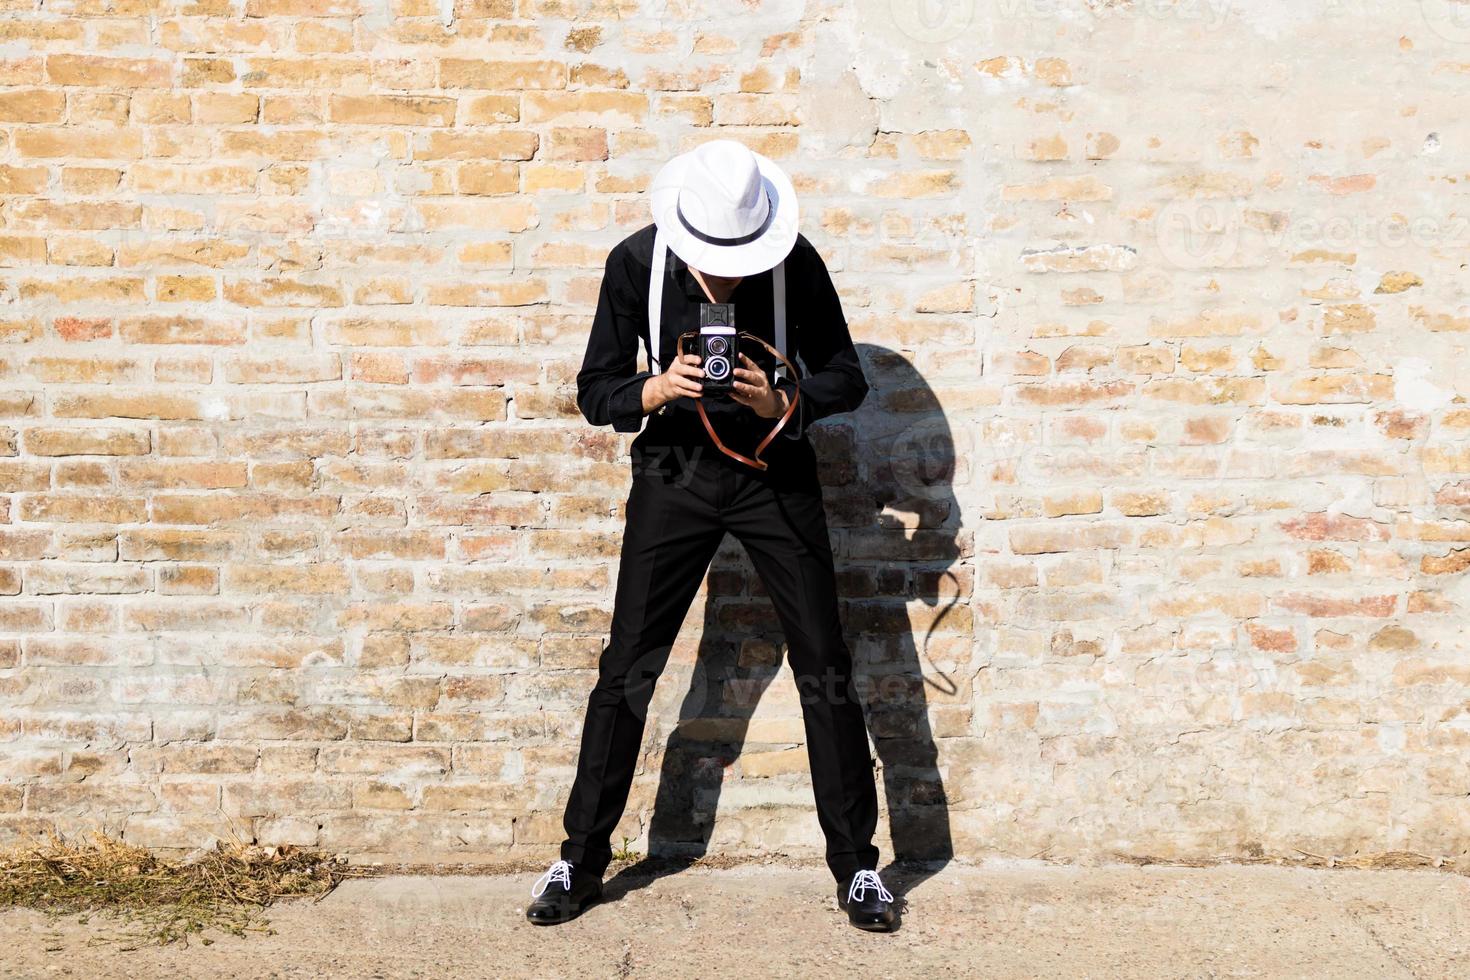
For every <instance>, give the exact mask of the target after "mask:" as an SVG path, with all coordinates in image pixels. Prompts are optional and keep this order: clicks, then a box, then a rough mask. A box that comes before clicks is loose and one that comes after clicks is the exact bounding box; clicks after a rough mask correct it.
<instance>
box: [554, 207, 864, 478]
mask: <svg viewBox="0 0 1470 980" xmlns="http://www.w3.org/2000/svg"><path fill="white" fill-rule="evenodd" d="M654 232H655V228H654V225H653V224H651V223H650V224H648V225H645V226H644V227H643V228H640V229H639V230H638V231H636V232H634V233H633V234H631V235H629V236H628V237H627V238H624V239H623V240H622V241H620V242H618V244H616V245H614V246H613V248H612V250H611V251H610V252H609V253H608V256H607V262H606V264H605V266H604V269H603V276H602V287H601V291H600V292H599V293H598V297H597V312H596V313H595V314H594V315H593V318H592V331H591V333H590V335H589V336H588V338H587V353H586V355H585V356H584V357H583V360H582V367H581V369H580V370H579V371H578V372H577V406H578V408H579V409H581V412H582V415H583V416H584V417H585V418H586V419H587V421H588V422H591V423H592V424H593V425H611V426H612V427H613V429H614V430H615V431H618V432H637V431H638V430H639V429H640V428H642V427H643V418H644V416H643V385H644V383H645V382H646V381H647V380H648V379H649V378H650V377H651V376H652V375H651V374H650V373H649V372H648V371H640V370H638V362H639V358H640V352H641V350H642V343H643V337H644V336H646V335H647V332H648V289H649V274H650V271H651V269H652V262H653V238H654ZM771 289H772V273H771V271H770V270H767V271H765V272H761V273H758V274H756V275H752V276H746V277H744V278H743V279H741V280H740V283H739V284H738V285H737V286H736V287H735V289H734V291H733V292H732V293H731V294H730V297H729V300H728V302H731V303H734V304H735V326H736V329H738V330H741V331H744V332H747V333H751V334H754V335H755V336H757V337H760V338H761V339H762V340H765V341H766V342H767V343H770V344H771V345H772V346H775V342H776V341H775V322H774V317H773V315H772V302H771ZM663 291H664V292H663V317H662V319H663V325H662V331H661V333H660V336H659V338H658V348H659V357H658V359H659V369H660V370H664V369H666V368H667V367H668V365H669V364H670V363H672V361H673V359H674V357H675V355H676V354H677V352H678V351H677V343H678V338H679V335H680V334H681V333H684V332H686V331H690V330H694V331H697V330H698V329H699V305H700V304H701V303H707V302H709V297H708V296H706V295H705V292H704V289H703V288H702V287H701V286H700V285H699V281H698V280H697V279H695V278H694V275H693V273H692V272H690V270H689V266H688V264H687V263H685V262H684V261H683V260H682V259H680V258H679V257H678V256H677V255H675V254H674V253H673V251H672V250H670V251H669V253H668V254H667V256H666V258H665V265H664V280H663ZM786 309H787V312H786V337H787V344H786V351H785V353H786V356H787V357H788V358H790V359H791V360H792V361H793V362H796V363H798V364H799V366H800V367H801V369H802V371H801V398H800V399H799V400H798V403H797V411H796V412H795V413H794V414H793V415H792V417H791V420H790V421H789V422H787V423H786V427H785V428H784V429H783V430H782V431H781V435H780V436H778V437H777V438H776V440H775V442H774V443H772V445H771V446H770V447H769V448H768V449H767V451H766V453H765V454H764V455H765V458H767V459H772V460H773V453H779V449H778V444H779V443H781V442H782V441H783V440H789V441H793V442H795V441H805V438H806V430H807V427H808V426H810V425H811V424H812V423H813V422H816V421H817V420H819V419H822V418H826V417H827V416H829V415H833V414H836V413H838V412H847V411H851V410H852V409H854V408H856V407H857V406H858V405H859V404H860V403H861V402H862V400H863V398H864V397H865V396H866V395H867V393H868V382H867V379H866V378H865V377H864V375H863V369H862V362H861V361H860V359H859V358H858V354H857V351H856V349H855V348H854V347H853V343H852V337H851V335H850V334H849V332H848V328H847V320H846V318H845V317H844V316H843V314H842V304H841V302H840V301H839V300H838V297H837V290H836V289H835V288H834V287H833V285H832V277H831V275H830V274H829V273H828V272H827V265H826V263H825V262H823V261H822V256H821V255H820V253H818V252H817V250H816V248H815V247H814V246H813V245H812V244H811V242H809V241H808V240H807V238H806V236H805V235H802V234H800V233H798V234H797V236H796V244H795V245H794V246H793V247H792V249H791V253H790V254H789V255H788V256H787V258H786ZM741 350H742V353H744V354H746V355H747V356H749V357H750V358H751V360H753V361H755V362H756V363H757V364H759V365H760V366H761V367H762V368H763V369H765V370H766V372H767V374H768V375H769V374H770V373H771V371H772V370H773V369H774V367H775V364H776V361H775V358H773V357H772V356H771V355H770V354H769V353H768V352H767V351H766V350H765V349H764V348H761V347H758V346H756V345H754V344H745V345H743V346H742V348H741ZM777 384H778V385H779V386H781V387H783V388H786V389H787V397H790V396H791V394H792V389H793V388H794V387H795V385H794V383H793V382H792V381H791V379H789V378H782V379H778V381H777ZM701 400H702V401H703V402H704V406H705V411H706V412H707V413H708V415H709V418H710V423H711V424H712V425H714V427H715V431H716V432H718V433H719V434H720V438H721V439H722V440H723V441H724V442H725V444H726V445H727V446H729V447H730V448H731V449H735V450H737V451H739V452H745V453H749V452H750V451H751V450H753V449H754V447H755V445H756V444H757V443H758V442H759V441H760V440H761V439H762V438H764V436H765V434H766V433H768V432H769V431H770V430H771V427H772V426H773V425H775V423H776V420H775V419H768V418H762V417H761V416H759V415H757V414H756V413H755V411H754V410H753V409H750V408H748V407H746V406H744V405H741V404H739V403H738V402H736V401H734V400H732V399H729V398H714V397H706V398H702V399H701ZM694 402H695V399H693V398H689V397H687V396H680V397H678V398H675V399H674V400H673V401H672V402H670V403H669V404H668V405H666V406H664V408H663V409H661V410H657V411H655V412H654V413H653V414H652V415H651V416H650V423H649V426H648V428H647V429H645V430H644V434H643V436H640V440H641V441H646V440H645V437H646V439H647V440H652V441H653V442H654V443H655V444H657V445H669V446H678V445H690V446H692V445H708V444H709V435H708V434H707V433H706V432H705V431H704V427H703V425H702V424H701V423H700V421H699V417H698V415H697V413H696V410H695V404H694Z"/></svg>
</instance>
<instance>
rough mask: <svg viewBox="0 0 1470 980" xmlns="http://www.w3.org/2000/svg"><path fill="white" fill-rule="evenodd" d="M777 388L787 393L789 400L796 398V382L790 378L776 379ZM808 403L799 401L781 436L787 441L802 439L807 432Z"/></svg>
mask: <svg viewBox="0 0 1470 980" xmlns="http://www.w3.org/2000/svg"><path fill="white" fill-rule="evenodd" d="M776 387H777V388H780V389H781V390H782V391H784V392H786V397H787V399H788V400H789V399H791V398H796V392H797V387H796V382H795V381H792V380H791V379H790V378H788V377H785V376H784V375H783V376H782V377H779V378H777V379H776ZM805 423H806V402H804V401H802V400H800V399H797V402H796V411H794V412H792V413H791V419H790V421H788V422H787V423H786V428H784V429H782V430H781V435H782V436H783V437H785V438H787V439H800V438H801V437H802V435H803V433H804V432H805V431H806V424H805Z"/></svg>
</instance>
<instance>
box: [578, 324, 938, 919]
mask: <svg viewBox="0 0 1470 980" xmlns="http://www.w3.org/2000/svg"><path fill="white" fill-rule="evenodd" d="M858 351H859V354H860V355H861V356H862V358H863V361H864V365H865V371H866V374H867V377H868V380H869V383H870V385H871V389H872V390H871V391H870V393H869V395H868V397H867V399H866V400H865V401H864V403H863V405H862V406H860V407H859V409H858V411H856V412H854V413H851V414H850V415H849V416H847V418H846V420H845V421H843V422H842V423H840V424H836V425H822V426H818V427H816V428H814V429H813V431H812V434H811V439H812V442H813V444H814V445H815V447H816V449H817V454H818V458H819V460H820V464H821V470H822V482H823V484H824V486H825V487H826V488H827V490H826V500H827V516H828V526H829V527H830V528H834V529H836V528H842V529H844V530H846V531H847V532H848V533H849V534H850V535H852V536H853V538H854V539H855V541H856V542H858V546H857V547H855V548H842V547H841V546H840V545H839V547H838V549H837V550H836V551H835V558H836V564H837V577H838V587H839V594H840V595H841V596H842V600H841V604H842V617H843V623H844V627H845V634H846V637H847V640H848V645H849V647H850V648H851V649H852V652H853V660H854V669H855V674H856V675H857V678H858V682H859V690H860V691H862V692H864V693H865V696H866V704H865V705H864V713H865V715H866V718H867V723H868V731H869V734H870V736H871V737H872V739H873V744H874V747H875V748H876V752H877V756H878V759H879V762H880V763H881V765H882V772H883V789H884V793H885V795H886V800H887V804H888V810H887V812H888V820H889V837H890V839H891V841H892V845H893V846H892V849H891V851H890V853H889V855H888V857H889V862H888V864H887V866H886V867H884V868H882V869H880V871H879V873H880V874H881V875H882V876H883V879H884V882H885V883H886V884H887V885H888V886H889V889H890V890H891V891H893V892H894V894H895V896H896V897H899V898H901V897H902V895H903V894H905V893H906V892H908V891H910V890H912V889H913V888H914V887H915V886H916V885H917V884H919V883H920V882H922V881H924V880H926V879H927V878H929V877H931V876H932V875H934V874H935V873H937V872H938V871H939V870H940V869H941V868H942V867H943V866H944V865H945V864H946V863H947V862H948V861H949V860H950V859H951V858H952V857H953V856H954V848H953V843H952V838H951V834H950V826H949V810H948V806H947V800H946V797H945V792H944V782H943V779H942V777H941V775H940V772H939V766H938V752H937V750H936V747H935V744H934V735H933V732H932V730H931V728H930V722H929V712H928V693H927V690H926V684H935V685H937V686H941V687H944V686H948V685H950V679H949V678H948V677H946V676H944V674H943V672H940V671H936V669H935V668H934V667H932V666H930V668H929V677H928V679H926V677H925V674H924V672H923V671H922V670H921V665H922V664H923V663H924V658H923V651H924V646H925V644H926V642H927V639H928V635H929V633H930V632H932V631H933V629H934V627H935V626H937V625H939V623H940V622H941V621H942V620H943V618H944V615H945V613H946V612H947V611H948V608H949V607H950V606H952V605H954V604H955V603H956V602H957V601H959V599H958V597H957V596H956V594H955V590H953V589H950V590H949V591H948V592H946V589H945V583H946V582H954V581H955V577H954V575H953V573H952V572H950V571H949V569H950V567H951V566H952V565H953V564H954V562H955V561H956V560H957V559H958V558H959V555H960V547H959V543H958V536H959V530H960V528H959V525H960V512H959V506H958V504H957V503H956V500H955V495H954V486H953V483H954V472H955V449H954V439H953V436H952V435H951V433H950V429H949V425H948V422H947V421H946V420H945V417H944V413H943V412H942V410H941V408H940V404H939V400H938V398H937V397H935V395H934V392H933V391H932V390H931V389H930V388H929V386H928V384H927V383H926V382H925V381H924V379H923V377H922V376H921V375H920V374H919V372H918V371H917V370H915V369H914V367H913V365H912V364H911V363H910V362H909V360H908V359H907V358H906V357H904V356H903V355H902V354H900V353H898V352H896V351H892V350H888V349H886V348H883V347H875V346H872V345H867V344H862V345H859V347H858ZM834 421H835V420H834ZM885 539H887V540H885ZM854 551H855V552H856V554H855V555H852V556H849V554H848V553H849V552H854ZM909 556H913V557H909ZM706 584H707V592H708V595H707V599H706V603H705V611H704V626H703V634H702V637H701V640H700V645H699V650H698V653H697V663H696V669H695V670H694V671H693V673H692V680H691V685H690V689H689V691H688V692H687V694H686V695H685V697H684V699H683V703H682V705H681V707H680V711H679V721H678V724H677V725H676V726H675V728H674V730H673V732H672V733H671V734H670V735H669V739H668V742H667V744H666V746H665V749H664V753H663V764H662V769H661V772H660V774H659V782H658V789H657V796H656V798H655V801H654V808H653V814H652V817H651V819H650V823H649V830H648V848H649V853H648V856H647V857H646V858H644V859H643V860H641V861H639V862H637V863H635V864H633V865H631V866H629V867H627V868H624V869H622V870H621V871H620V872H619V873H618V874H617V875H615V876H614V878H613V879H611V880H610V881H609V882H608V883H607V886H606V888H607V897H608V898H617V897H620V896H621V895H623V894H626V893H627V892H628V891H632V890H635V889H637V888H641V887H644V886H645V885H647V884H649V883H650V882H652V881H653V880H655V879H656V878H658V877H661V876H663V875H667V874H674V873H677V872H678V871H680V870H683V869H684V868H686V867H688V866H689V865H691V864H693V863H694V862H695V861H696V860H698V859H699V858H700V857H702V856H703V855H704V854H705V853H706V851H707V849H708V846H709V842H710V838H711V834H712V833H713V830H714V825H715V819H716V811H717V809H718V804H719V801H720V795H721V790H722V788H723V784H724V775H725V770H726V768H728V767H729V766H730V765H732V764H733V763H734V762H735V761H736V760H737V759H739V758H740V757H741V755H742V754H746V755H750V754H753V753H756V752H764V751H767V750H769V751H772V752H779V751H780V750H783V749H790V748H792V746H793V743H799V742H801V741H802V740H803V735H802V733H801V719H800V718H799V717H797V718H795V719H794V720H792V721H787V720H785V719H771V720H769V721H766V720H760V721H758V722H757V723H756V725H755V726H753V725H752V720H753V715H754V714H755V711H756V707H757V705H758V704H759V702H760V698H761V696H762V695H763V693H764V692H765V691H766V689H767V687H768V686H769V685H770V683H771V681H772V680H774V679H775V677H776V675H777V673H778V672H779V671H780V670H781V669H782V662H783V660H784V657H783V646H782V632H781V628H780V624H779V622H778V621H777V619H776V615H775V611H774V609H773V608H772V607H771V604H770V600H769V598H768V597H767V596H766V594H765V591H764V588H763V587H762V584H761V581H760V578H759V576H757V575H756V574H755V572H754V570H753V569H752V568H751V567H750V565H749V562H748V560H747V559H746V558H745V555H744V552H743V550H742V549H741V548H740V546H739V544H738V543H737V542H736V541H735V539H734V538H733V536H731V537H727V538H726V539H725V542H724V543H723V544H722V545H721V547H720V550H719V552H718V553H717V554H716V556H715V559H714V561H713V562H712V563H711V565H710V570H709V574H708V577H707V583H706ZM914 599H919V600H922V602H923V603H924V604H925V606H926V607H929V608H931V609H933V610H934V611H933V612H932V613H929V614H926V615H925V616H921V617H919V619H920V620H921V621H927V625H924V624H923V623H922V622H921V624H920V626H919V627H918V628H917V629H911V628H910V621H909V616H908V612H907V604H908V603H909V602H911V601H912V600H914ZM951 689H952V688H951ZM793 707H794V710H798V711H799V704H797V703H796V702H795V701H794V700H793ZM753 727H754V729H755V730H752V729H753ZM799 751H800V752H801V754H802V759H801V760H798V762H797V763H796V765H797V766H798V767H803V766H805V765H806V763H805V747H804V746H801V747H800V749H799ZM775 792H776V794H777V796H776V800H775V801H776V802H777V803H778V804H785V803H789V804H791V805H804V806H806V807H808V808H809V809H810V808H811V807H812V805H813V802H814V801H813V800H812V798H811V794H810V789H809V788H808V790H807V791H806V797H805V799H802V800H798V799H790V800H787V798H786V797H785V796H784V795H781V791H780V790H776V791H775ZM743 809H744V808H742V810H743ZM754 812H756V813H759V812H760V811H759V810H756V811H754ZM734 816H735V815H734V814H733V813H732V814H728V815H727V817H731V818H733V817H734ZM811 820H812V823H813V825H814V826H815V823H816V815H815V811H814V810H813V811H812V813H811ZM880 830H881V827H880ZM880 846H881V845H880Z"/></svg>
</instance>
